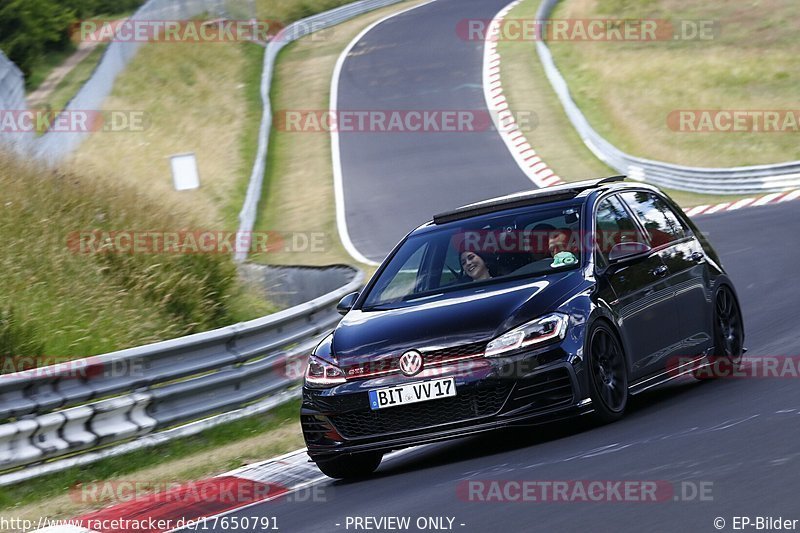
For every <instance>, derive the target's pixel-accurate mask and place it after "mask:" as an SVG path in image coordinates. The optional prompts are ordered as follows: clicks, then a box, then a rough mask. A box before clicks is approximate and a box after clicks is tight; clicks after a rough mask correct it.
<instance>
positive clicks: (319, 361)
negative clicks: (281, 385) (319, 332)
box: [305, 334, 347, 388]
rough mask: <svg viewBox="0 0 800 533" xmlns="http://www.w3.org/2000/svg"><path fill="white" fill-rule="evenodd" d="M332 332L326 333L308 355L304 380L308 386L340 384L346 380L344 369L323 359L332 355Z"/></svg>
mask: <svg viewBox="0 0 800 533" xmlns="http://www.w3.org/2000/svg"><path fill="white" fill-rule="evenodd" d="M332 345H333V334H331V335H328V336H327V337H325V338H324V339H322V341H321V342H320V343H319V344H318V345H317V347H316V348H314V350H313V351H312V352H311V355H309V356H308V365H307V366H306V373H305V382H306V385H307V386H309V387H317V388H326V387H333V386H334V385H340V384H342V383H344V382H345V381H347V380H346V379H345V375H344V371H343V370H342V369H341V368H339V367H338V366H336V365H334V364H333V363H330V362H328V361H326V360H325V359H323V357H328V358H331V357H332Z"/></svg>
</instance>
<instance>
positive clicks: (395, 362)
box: [342, 342, 486, 379]
mask: <svg viewBox="0 0 800 533" xmlns="http://www.w3.org/2000/svg"><path fill="white" fill-rule="evenodd" d="M485 349H486V343H485V342H472V343H469V344H462V345H459V346H450V347H448V348H440V349H438V350H421V351H420V353H421V354H422V360H423V364H424V366H425V367H430V366H436V365H441V364H443V363H446V362H448V361H451V360H454V359H461V358H463V357H467V356H470V355H473V356H481V355H483V352H484V350H485ZM403 353H405V352H400V353H397V354H394V355H381V356H376V357H374V358H372V360H370V361H368V362H366V363H357V364H354V365H344V366H342V370H344V373H345V376H347V378H348V379H363V378H364V377H367V376H370V375H375V374H388V373H393V372H399V371H400V356H401V355H402V354H403Z"/></svg>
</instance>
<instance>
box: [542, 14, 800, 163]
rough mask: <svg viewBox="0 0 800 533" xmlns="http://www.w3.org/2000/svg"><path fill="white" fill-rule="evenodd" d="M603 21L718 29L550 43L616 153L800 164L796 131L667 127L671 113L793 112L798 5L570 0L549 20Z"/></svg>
mask: <svg viewBox="0 0 800 533" xmlns="http://www.w3.org/2000/svg"><path fill="white" fill-rule="evenodd" d="M526 3H529V4H530V3H531V2H530V1H528V2H526ZM602 17H612V18H630V19H638V18H647V19H669V20H672V21H680V20H711V21H714V22H715V23H716V24H717V27H718V28H719V31H718V33H717V35H716V36H715V37H714V38H713V39H712V40H708V41H700V40H662V41H656V42H569V41H561V42H552V43H550V49H551V50H552V52H553V56H554V58H555V61H556V64H557V65H558V68H559V70H560V71H561V72H562V74H563V75H564V77H565V79H566V80H567V83H568V85H569V87H570V90H571V92H572V95H573V98H574V99H575V102H576V103H577V104H578V106H579V107H580V109H581V110H582V111H583V112H584V114H585V115H586V117H587V119H588V120H589V122H590V123H591V124H592V126H593V127H594V128H595V129H596V130H597V131H598V132H599V133H600V134H601V135H603V136H604V137H605V138H606V139H608V140H609V141H611V142H612V143H613V144H615V145H616V146H617V147H619V148H620V149H622V150H624V151H626V152H628V153H631V154H633V155H637V156H641V157H646V158H651V159H657V160H662V161H667V162H672V163H678V164H684V165H693V166H705V167H714V166H738V165H755V164H768V163H778V162H784V161H791V160H797V159H800V145H798V143H797V135H798V134H797V133H796V132H787V133H783V132H777V133H775V132H773V133H757V132H756V133H748V132H739V133H726V132H711V133H686V132H676V131H673V130H672V129H670V127H668V125H667V116H668V115H669V113H670V112H672V111H674V110H685V109H711V110H717V109H726V110H786V109H790V110H791V109H797V86H798V84H799V83H800V42H798V41H797V39H796V34H797V31H796V26H797V22H798V12H797V3H796V2H795V1H794V0H774V1H771V2H769V3H767V4H762V3H758V2H756V3H752V2H751V3H741V2H688V1H685V0H648V1H646V2H633V1H627V0H565V1H563V2H561V3H560V4H559V5H558V7H557V8H556V11H555V13H554V14H553V18H558V19H563V18H578V19H585V18H602Z"/></svg>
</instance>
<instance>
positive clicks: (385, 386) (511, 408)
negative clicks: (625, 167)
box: [301, 176, 744, 478]
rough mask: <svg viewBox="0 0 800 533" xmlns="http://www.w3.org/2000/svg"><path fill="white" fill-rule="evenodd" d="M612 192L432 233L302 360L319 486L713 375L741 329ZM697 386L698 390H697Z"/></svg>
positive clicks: (703, 278)
mask: <svg viewBox="0 0 800 533" xmlns="http://www.w3.org/2000/svg"><path fill="white" fill-rule="evenodd" d="M623 178H624V177H622V176H617V177H613V178H605V179H600V180H591V181H586V182H579V183H572V184H568V185H563V186H558V187H550V188H547V189H542V190H536V191H533V192H528V193H521V194H516V195H511V196H506V197H502V198H497V199H493V200H487V201H485V202H480V203H477V204H472V205H469V206H465V207H462V208H459V209H456V210H454V211H451V212H448V213H443V214H441V215H437V216H435V217H433V220H432V221H431V222H428V223H426V224H424V225H422V226H420V227H418V228H417V229H415V230H414V231H412V232H411V233H410V234H409V235H408V236H406V237H405V238H404V239H403V240H402V242H400V243H399V244H398V245H397V246H396V247H395V249H394V250H393V251H392V252H391V253H390V254H389V256H388V257H387V258H386V260H385V261H384V262H383V264H381V266H380V267H379V268H378V270H377V272H376V273H375V275H374V276H373V277H372V279H371V280H370V281H369V283H368V284H367V285H366V287H365V288H364V290H363V291H362V292H361V293H354V294H351V295H348V296H346V297H345V298H343V299H342V301H341V302H340V304H339V310H340V312H341V313H343V314H345V316H344V318H343V319H342V321H341V323H340V324H339V325H338V326H337V327H336V329H335V330H334V331H333V333H332V334H330V335H329V336H328V337H327V338H325V339H324V340H323V341H322V342H321V343H320V344H319V345H318V346H317V347H316V349H315V350H314V352H313V354H312V355H311V356H310V358H309V362H308V367H307V369H306V374H305V381H304V385H303V403H302V411H301V422H302V428H303V433H304V437H305V441H306V444H307V448H308V454H309V456H310V457H311V459H312V460H313V461H315V462H316V463H317V465H318V466H319V468H320V470H322V472H323V473H325V474H327V475H328V476H331V477H335V478H349V477H359V476H364V475H368V474H369V473H371V472H373V471H374V470H375V469H376V468H377V467H378V465H379V464H380V461H381V459H382V456H383V454H384V453H385V452H387V451H390V450H395V449H399V448H404V447H408V446H413V445H417V444H423V443H430V442H435V441H440V440H443V439H450V438H454V437H459V436H464V435H469V434H473V433H476V432H481V431H487V430H492V429H495V428H499V427H503V426H507V425H512V424H518V423H521V422H522V423H531V422H539V421H548V420H553V419H559V418H563V417H568V416H574V415H580V414H591V415H593V416H594V417H596V418H597V419H598V420H599V421H602V422H610V421H613V420H616V419H617V418H619V417H621V416H622V415H623V413H624V412H625V407H626V404H627V401H628V398H629V395H631V394H636V393H637V392H641V391H643V390H646V389H649V388H651V387H653V386H655V385H658V384H660V383H663V382H665V381H668V380H670V379H673V378H675V377H677V376H680V375H684V374H688V373H694V374H695V375H696V376H698V370H700V369H703V368H707V367H708V366H709V365H711V364H713V363H716V362H726V364H737V363H738V362H739V361H740V359H741V357H742V354H743V351H744V348H743V343H744V327H743V321H742V316H741V313H740V310H739V304H738V300H737V296H736V291H735V289H734V287H733V284H732V283H731V280H730V279H729V278H728V276H727V274H726V273H725V270H724V269H723V268H722V265H721V264H720V260H719V257H718V256H717V254H716V253H715V252H714V250H713V249H712V248H711V246H710V245H709V243H708V242H707V241H706V239H705V238H704V236H703V235H702V234H701V233H700V232H699V231H698V230H697V227H696V226H695V225H694V224H693V223H692V221H691V220H689V218H688V217H686V216H685V215H684V213H683V211H682V210H681V209H680V208H679V207H678V206H677V205H676V204H675V203H674V202H673V201H672V200H671V199H669V198H668V197H667V196H666V195H664V194H663V193H662V192H661V191H659V190H658V189H656V188H655V187H652V186H649V185H645V184H641V183H632V182H624V181H623ZM698 377H699V376H698Z"/></svg>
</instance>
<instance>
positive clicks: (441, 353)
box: [422, 342, 486, 366]
mask: <svg viewBox="0 0 800 533" xmlns="http://www.w3.org/2000/svg"><path fill="white" fill-rule="evenodd" d="M485 349H486V343H485V342H473V343H470V344H462V345H461V346H452V347H450V348H442V349H441V350H432V351H429V352H422V355H423V359H424V361H425V365H426V366H427V365H435V364H439V363H443V362H446V361H448V360H450V359H458V358H461V357H466V356H468V355H483V352H484V350H485Z"/></svg>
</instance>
